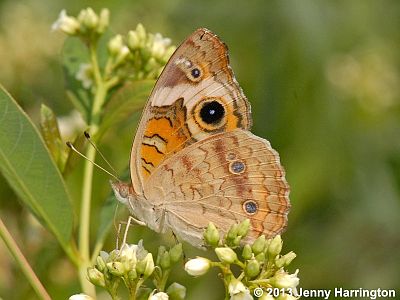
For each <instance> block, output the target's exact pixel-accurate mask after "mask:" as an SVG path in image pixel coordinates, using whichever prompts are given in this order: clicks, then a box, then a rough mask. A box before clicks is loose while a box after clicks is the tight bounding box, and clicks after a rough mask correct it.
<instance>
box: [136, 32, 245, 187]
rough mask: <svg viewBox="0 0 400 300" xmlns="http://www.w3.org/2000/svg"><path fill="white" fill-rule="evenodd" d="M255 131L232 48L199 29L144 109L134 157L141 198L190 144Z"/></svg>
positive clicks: (171, 63)
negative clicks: (148, 185)
mask: <svg viewBox="0 0 400 300" xmlns="http://www.w3.org/2000/svg"><path fill="white" fill-rule="evenodd" d="M250 127H251V115H250V105H249V103H248V101H247V99H246V97H245V95H244V94H243V91H242V89H241V88H240V86H239V84H238V83H237V81H236V79H235V77H234V74H233V72H232V69H231V68H230V66H229V57H228V52H227V47H226V45H225V44H224V43H223V42H222V41H221V40H220V39H219V38H218V37H217V36H216V35H215V34H213V33H212V32H210V31H209V30H207V29H204V28H201V29H198V30H196V31H195V32H194V33H193V34H192V35H190V36H189V37H188V38H187V39H186V40H185V41H184V42H183V43H182V45H181V46H179V47H178V49H177V50H176V51H175V53H174V54H173V55H172V57H171V58H170V60H169V61H168V63H167V65H166V66H165V68H164V70H163V72H162V74H161V75H160V78H159V79H158V81H157V83H156V85H155V87H154V89H153V91H152V94H151V96H150V99H149V101H148V103H147V106H146V108H145V110H144V113H143V116H142V119H141V122H140V125H139V128H138V130H137V133H136V137H135V141H134V145H133V148H132V152H131V173H132V183H133V185H134V186H135V190H137V192H138V193H140V192H141V191H138V190H139V189H140V190H141V189H142V188H143V186H144V184H145V183H146V181H147V180H148V178H149V177H150V175H151V174H152V173H153V172H154V171H155V170H156V169H157V168H158V167H159V166H160V165H161V164H162V162H164V161H165V160H166V159H168V158H169V157H171V156H172V155H174V154H175V153H178V152H179V151H181V150H182V149H184V148H185V147H187V146H189V145H190V144H192V143H194V142H196V141H200V140H202V139H206V138H208V137H209V136H211V135H214V134H218V133H220V132H228V131H232V130H235V129H236V128H242V129H245V130H249V129H250Z"/></svg>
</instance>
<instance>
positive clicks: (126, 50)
mask: <svg viewBox="0 0 400 300" xmlns="http://www.w3.org/2000/svg"><path fill="white" fill-rule="evenodd" d="M129 53H130V51H129V48H128V47H127V46H123V47H122V48H121V50H120V51H119V53H118V56H117V59H116V60H115V62H116V63H120V62H122V61H123V60H125V58H126V57H127V56H128V54H129Z"/></svg>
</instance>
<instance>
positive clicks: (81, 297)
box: [69, 294, 94, 300]
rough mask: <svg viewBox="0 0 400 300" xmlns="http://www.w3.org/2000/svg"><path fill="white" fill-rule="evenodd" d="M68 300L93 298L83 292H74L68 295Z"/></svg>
mask: <svg viewBox="0 0 400 300" xmlns="http://www.w3.org/2000/svg"><path fill="white" fill-rule="evenodd" d="M69 300H94V299H93V298H92V297H90V296H88V295H85V294H76V295H72V296H71V297H69Z"/></svg>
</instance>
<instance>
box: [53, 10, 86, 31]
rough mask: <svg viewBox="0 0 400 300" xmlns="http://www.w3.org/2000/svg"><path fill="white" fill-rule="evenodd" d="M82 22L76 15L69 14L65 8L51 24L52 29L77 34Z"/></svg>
mask: <svg viewBox="0 0 400 300" xmlns="http://www.w3.org/2000/svg"><path fill="white" fill-rule="evenodd" d="M79 28H80V24H79V22H78V20H77V19H76V18H74V17H71V16H68V15H67V12H66V11H65V9H63V10H62V11H61V12H60V15H59V16H58V19H57V20H56V21H55V22H54V23H53V25H51V30H53V31H56V30H61V31H63V32H65V33H67V34H71V35H73V34H76V33H77V32H78V31H79Z"/></svg>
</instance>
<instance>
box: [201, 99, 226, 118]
mask: <svg viewBox="0 0 400 300" xmlns="http://www.w3.org/2000/svg"><path fill="white" fill-rule="evenodd" d="M224 115H225V108H224V106H223V105H222V104H221V103H219V102H218V101H215V100H214V101H211V102H205V103H204V104H203V107H202V108H201V110H200V118H201V120H202V121H203V122H205V123H207V124H217V123H219V122H220V121H221V119H222V118H223V117H224Z"/></svg>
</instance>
